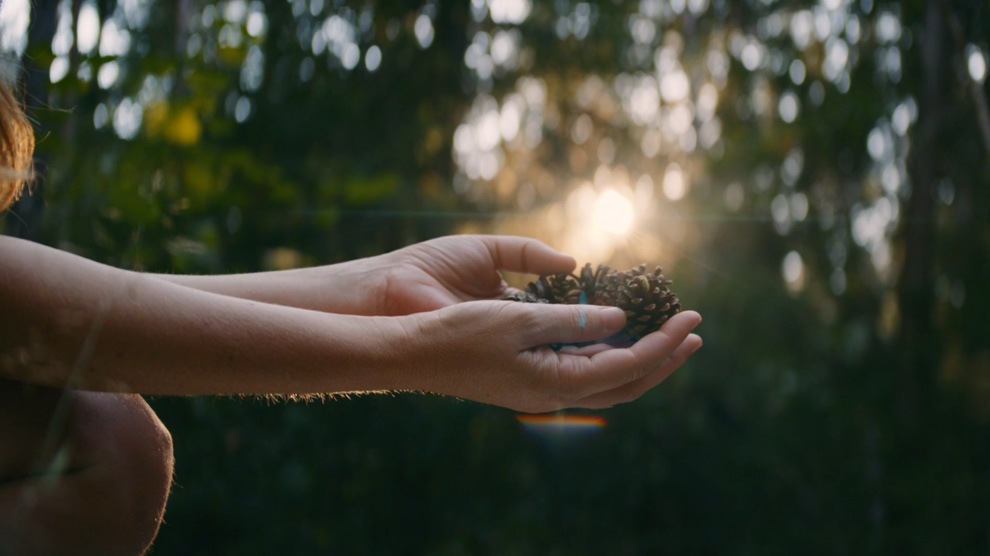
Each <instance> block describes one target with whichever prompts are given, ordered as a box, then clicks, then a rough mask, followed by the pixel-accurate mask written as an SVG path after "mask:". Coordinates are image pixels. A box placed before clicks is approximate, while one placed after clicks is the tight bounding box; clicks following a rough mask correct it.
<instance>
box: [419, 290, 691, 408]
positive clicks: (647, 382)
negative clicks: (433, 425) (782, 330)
mask: <svg viewBox="0 0 990 556" xmlns="http://www.w3.org/2000/svg"><path fill="white" fill-rule="evenodd" d="M410 318H414V319H415V322H416V326H415V327H414V328H413V329H411V330H410V332H411V334H410V336H411V337H412V338H411V339H410V340H409V342H408V346H409V348H408V349H406V350H405V357H407V361H406V363H407V364H408V365H409V366H410V367H407V368H409V373H410V374H409V375H408V376H407V380H409V381H410V382H409V383H408V384H407V385H405V386H406V387H408V388H412V389H426V390H430V391H434V392H438V393H442V394H447V395H453V396H458V397H461V398H466V399H471V400H475V401H479V402H483V403H490V404H494V405H499V406H503V407H508V408H510V409H514V410H517V411H524V412H546V411H554V410H558V409H563V408H567V407H584V408H602V407H608V406H612V405H615V404H618V403H624V402H629V401H632V400H634V399H636V398H638V397H640V396H641V395H643V394H644V393H645V392H646V391H648V390H650V389H651V388H653V387H654V386H656V385H658V384H659V383H660V382H662V381H663V380H664V379H666V378H667V377H668V376H670V374H671V373H673V372H674V371H675V370H676V369H677V368H678V367H680V366H681V365H682V364H683V363H684V362H685V361H686V360H687V358H688V357H689V356H690V355H691V354H692V353H694V352H695V351H696V350H697V349H698V348H700V347H701V343H702V342H701V338H700V337H699V336H697V335H695V334H691V333H690V332H691V330H692V329H694V328H695V327H696V326H697V325H698V323H700V322H701V316H700V315H699V314H698V313H696V312H694V311H685V312H682V313H678V314H677V315H675V316H674V317H672V318H671V319H670V320H668V321H667V322H666V323H664V325H663V326H662V327H661V329H660V330H659V331H657V332H654V333H652V334H649V335H647V336H645V337H643V338H642V339H640V340H639V341H638V342H636V343H635V344H633V345H632V346H629V347H627V348H615V347H611V346H604V345H600V344H599V345H594V346H589V347H586V348H580V349H576V348H575V349H572V348H565V349H563V350H561V351H559V352H557V351H554V350H552V349H551V348H550V347H548V344H551V343H576V342H589V341H593V340H598V339H601V338H605V337H608V336H610V335H612V334H614V333H616V332H618V331H619V330H621V329H622V327H623V325H624V324H625V316H624V315H623V313H622V311H621V310H619V309H616V308H614V307H598V306H594V305H547V304H528V303H512V302H502V301H480V302H471V303H462V304H457V305H453V306H450V307H447V308H445V309H442V310H439V311H434V312H430V313H422V314H419V315H413V316H412V317H410ZM423 381H425V382H426V384H425V385H424V384H422V382H423ZM424 386H425V388H424Z"/></svg>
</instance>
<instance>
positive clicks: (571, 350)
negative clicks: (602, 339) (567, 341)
mask: <svg viewBox="0 0 990 556" xmlns="http://www.w3.org/2000/svg"><path fill="white" fill-rule="evenodd" d="M607 349H615V346H611V345H609V344H603V343H595V344H590V345H582V346H564V347H562V348H560V353H568V354H570V355H582V356H584V357H591V356H592V355H595V354H596V353H601V352H603V351H605V350H607Z"/></svg>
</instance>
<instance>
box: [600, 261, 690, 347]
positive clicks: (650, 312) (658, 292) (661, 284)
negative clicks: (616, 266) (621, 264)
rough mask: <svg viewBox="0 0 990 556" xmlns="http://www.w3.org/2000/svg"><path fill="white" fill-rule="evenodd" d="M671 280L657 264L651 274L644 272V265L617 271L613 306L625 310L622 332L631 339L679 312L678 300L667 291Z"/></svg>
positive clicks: (642, 334) (652, 329)
mask: <svg viewBox="0 0 990 556" xmlns="http://www.w3.org/2000/svg"><path fill="white" fill-rule="evenodd" d="M671 283H672V282H671V281H670V280H667V279H666V278H665V277H664V275H663V269H662V268H661V267H659V266H658V267H657V268H656V269H655V270H654V271H653V273H647V272H646V265H639V267H637V268H635V269H633V270H629V271H626V272H622V273H619V279H618V288H617V289H618V297H617V299H616V303H615V305H616V306H617V307H619V308H620V309H622V310H623V311H625V312H626V327H625V328H624V329H623V331H624V332H625V333H626V334H629V336H630V337H631V338H632V339H633V340H638V339H640V338H642V337H643V336H646V335H647V334H649V333H650V332H653V331H655V330H659V329H660V326H662V325H663V323H665V322H667V319H669V318H670V317H672V316H674V315H675V314H677V313H679V312H680V310H681V303H680V301H679V300H678V299H677V295H676V294H675V293H673V292H672V291H670V284H671Z"/></svg>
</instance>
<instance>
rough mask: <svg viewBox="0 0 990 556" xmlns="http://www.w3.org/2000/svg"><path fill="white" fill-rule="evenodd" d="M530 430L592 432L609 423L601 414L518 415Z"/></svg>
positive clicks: (520, 420) (517, 417) (519, 419)
mask: <svg viewBox="0 0 990 556" xmlns="http://www.w3.org/2000/svg"><path fill="white" fill-rule="evenodd" d="M516 420H518V421H519V422H520V423H522V425H523V426H524V427H525V428H526V430H528V431H532V432H536V433H557V434H562V433H571V432H592V431H598V430H601V429H603V428H605V427H606V426H607V425H608V423H607V422H606V421H605V418H604V417H602V416H601V415H578V414H567V413H562V414H556V413H555V414H543V415H516Z"/></svg>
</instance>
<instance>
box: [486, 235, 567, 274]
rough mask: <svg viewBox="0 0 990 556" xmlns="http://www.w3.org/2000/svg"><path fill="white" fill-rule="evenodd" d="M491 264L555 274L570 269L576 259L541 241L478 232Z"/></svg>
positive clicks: (504, 267)
mask: <svg viewBox="0 0 990 556" xmlns="http://www.w3.org/2000/svg"><path fill="white" fill-rule="evenodd" d="M479 237H480V238H481V241H482V242H483V243H484V244H485V246H486V247H487V248H488V252H489V253H490V254H491V257H492V260H493V261H495V266H496V267H497V268H499V269H502V270H509V271H512V272H525V273H528V274H558V273H561V272H571V271H572V270H574V267H576V266H577V262H576V261H575V260H574V258H573V257H571V256H570V255H565V254H563V253H561V252H559V251H557V250H555V249H552V248H551V247H550V246H548V245H547V244H545V243H543V242H542V241H539V240H536V239H532V238H528V237H518V236H479Z"/></svg>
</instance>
